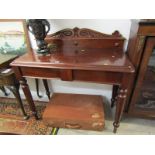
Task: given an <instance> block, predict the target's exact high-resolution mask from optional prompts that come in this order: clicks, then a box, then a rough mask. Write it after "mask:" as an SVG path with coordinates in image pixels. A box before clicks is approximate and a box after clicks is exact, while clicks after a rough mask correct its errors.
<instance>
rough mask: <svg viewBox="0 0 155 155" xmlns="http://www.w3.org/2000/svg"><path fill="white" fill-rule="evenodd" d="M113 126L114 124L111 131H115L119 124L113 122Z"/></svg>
mask: <svg viewBox="0 0 155 155" xmlns="http://www.w3.org/2000/svg"><path fill="white" fill-rule="evenodd" d="M113 126H114V130H113V133H116V132H117V128H118V127H119V124H118V123H116V122H114V123H113Z"/></svg>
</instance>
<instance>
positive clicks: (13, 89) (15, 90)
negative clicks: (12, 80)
mask: <svg viewBox="0 0 155 155" xmlns="http://www.w3.org/2000/svg"><path fill="white" fill-rule="evenodd" d="M8 89H9V90H10V91H11V92H12V93H13V94H14V96H15V97H16V99H17V102H18V104H19V106H20V108H21V110H22V113H23V115H24V119H25V120H27V119H28V118H29V116H28V115H27V114H26V112H25V109H24V106H23V103H22V100H21V97H20V94H19V86H17V85H16V86H8Z"/></svg>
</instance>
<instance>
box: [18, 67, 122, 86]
mask: <svg viewBox="0 0 155 155" xmlns="http://www.w3.org/2000/svg"><path fill="white" fill-rule="evenodd" d="M20 70H21V74H22V76H24V77H31V78H42V79H51V78H60V79H61V80H63V81H74V80H76V81H85V82H94V83H104V84H118V85H119V84H121V81H122V77H123V73H119V72H108V71H94V70H70V69H50V68H35V67H33V68H32V67H31V68H29V67H20Z"/></svg>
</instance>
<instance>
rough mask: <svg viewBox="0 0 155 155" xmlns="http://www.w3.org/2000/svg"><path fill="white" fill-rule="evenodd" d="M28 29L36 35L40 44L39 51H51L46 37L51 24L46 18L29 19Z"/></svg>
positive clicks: (44, 52) (46, 52)
mask: <svg viewBox="0 0 155 155" xmlns="http://www.w3.org/2000/svg"><path fill="white" fill-rule="evenodd" d="M27 28H28V30H29V31H30V32H31V33H32V34H33V35H34V37H35V39H36V43H37V46H38V50H37V53H38V54H41V55H46V54H48V53H49V49H48V47H47V43H46V42H45V40H44V39H45V37H46V35H47V33H48V32H49V30H50V24H49V22H48V21H47V20H46V19H29V20H28V21H27Z"/></svg>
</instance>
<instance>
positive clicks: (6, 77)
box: [0, 68, 29, 119]
mask: <svg viewBox="0 0 155 155" xmlns="http://www.w3.org/2000/svg"><path fill="white" fill-rule="evenodd" d="M4 86H6V87H7V88H8V89H9V90H10V91H11V92H12V93H13V94H14V96H15V97H16V99H17V102H18V104H19V105H20V107H21V110H22V113H23V115H24V119H28V118H29V116H28V115H27V114H26V112H25V110H24V106H23V103H22V100H21V97H20V94H19V86H20V84H19V82H18V81H17V79H16V77H15V74H14V72H13V70H12V69H11V68H7V69H2V70H0V88H1V90H2V91H3V92H4V90H3V88H4Z"/></svg>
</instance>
